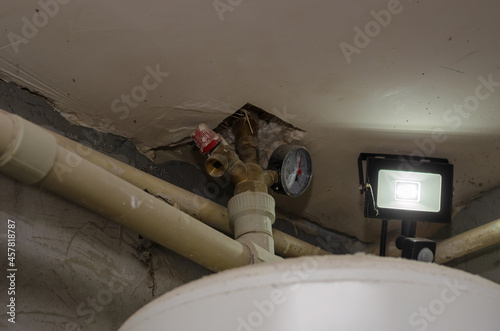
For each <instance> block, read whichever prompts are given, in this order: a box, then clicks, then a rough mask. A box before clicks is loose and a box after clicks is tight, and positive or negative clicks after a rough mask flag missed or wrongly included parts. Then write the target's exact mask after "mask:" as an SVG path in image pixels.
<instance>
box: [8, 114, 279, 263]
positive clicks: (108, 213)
mask: <svg viewBox="0 0 500 331" xmlns="http://www.w3.org/2000/svg"><path fill="white" fill-rule="evenodd" d="M0 132H9V133H10V134H11V135H10V137H9V136H8V135H7V134H2V135H0V139H1V140H0V148H1V149H0V171H1V172H3V173H5V174H8V175H10V176H11V177H13V178H15V179H17V180H19V181H21V182H23V183H28V184H35V183H38V184H39V185H41V186H42V187H43V188H47V189H49V190H50V191H52V192H54V193H57V194H59V195H61V196H62V197H65V198H67V199H69V200H71V201H73V202H75V203H77V204H80V205H82V206H85V207H87V208H89V209H90V210H92V211H94V212H96V213H98V214H100V215H102V216H104V217H106V218H108V219H111V220H113V221H115V222H117V223H119V224H120V225H123V226H125V227H128V228H130V229H132V230H134V231H136V232H138V233H140V234H142V235H144V236H145V237H147V238H149V239H151V240H153V241H155V242H157V243H158V244H160V245H163V246H165V247H167V248H169V249H172V250H173V251H175V252H177V253H179V254H181V255H183V256H185V257H187V258H189V259H190V260H192V261H195V262H197V263H199V264H201V265H203V266H205V267H207V268H208V269H211V270H213V271H219V270H224V269H229V268H234V267H238V266H244V265H247V264H249V263H250V262H251V260H254V259H255V258H258V259H260V260H263V261H274V260H278V259H280V258H279V257H277V256H274V255H272V254H270V253H269V252H267V251H265V250H263V249H259V248H258V247H253V251H254V255H252V253H251V250H250V249H248V248H247V247H246V246H244V245H243V244H241V243H239V242H237V241H235V240H233V239H231V238H229V237H227V236H225V235H224V234H222V233H220V232H218V231H216V230H214V229H212V228H211V227H209V226H207V225H206V224H203V223H201V222H199V221H198V220H196V219H194V218H193V217H191V216H189V215H187V214H185V213H183V212H182V211H180V210H178V209H177V208H175V207H173V206H170V205H169V204H167V203H165V202H163V201H161V200H160V199H157V198H155V197H153V196H152V195H150V194H148V193H146V192H144V191H143V190H141V189H140V188H138V187H136V186H134V185H132V184H130V183H128V182H126V181H125V180H123V179H120V178H118V177H117V176H115V175H113V174H111V173H110V172H108V171H106V170H104V169H103V168H101V167H99V166H97V165H95V164H93V163H91V162H89V161H87V160H85V159H83V158H82V157H80V156H79V155H77V154H76V153H74V152H71V151H68V150H67V149H65V148H63V147H61V146H59V145H58V144H57V142H56V140H55V139H54V137H53V136H52V135H50V134H48V133H47V132H46V131H45V130H43V129H42V128H40V127H38V126H36V125H34V124H32V123H30V122H28V121H25V120H23V119H21V118H20V117H18V116H15V115H5V113H0ZM255 252H256V253H257V254H258V256H257V257H255Z"/></svg>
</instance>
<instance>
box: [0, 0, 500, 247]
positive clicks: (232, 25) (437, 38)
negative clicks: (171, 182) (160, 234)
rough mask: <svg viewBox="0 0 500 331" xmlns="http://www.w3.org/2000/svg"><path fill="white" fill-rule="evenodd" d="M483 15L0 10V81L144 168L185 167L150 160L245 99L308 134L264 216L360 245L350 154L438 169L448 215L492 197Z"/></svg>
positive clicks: (498, 90)
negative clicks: (448, 197) (143, 158)
mask: <svg viewBox="0 0 500 331" xmlns="http://www.w3.org/2000/svg"><path fill="white" fill-rule="evenodd" d="M43 4H47V5H43ZM499 10H500V4H499V3H498V2H497V1H485V0H483V1H475V2H470V1H452V0H443V1H423V0H422V1H411V0H406V1H400V2H399V1H395V0H384V1H381V0H376V1H375V0H372V1H342V2H341V1H326V0H325V1H319V0H318V1H305V0H303V1H283V0H276V1H272V2H271V1H257V0H254V1H243V0H215V1H201V0H200V1H193V0H191V1H180V0H177V1H141V2H138V1H132V0H121V1H97V0H87V1H78V0H73V1H69V0H58V1H56V0H47V1H40V2H38V3H36V4H34V3H33V2H32V1H28V0H19V1H10V2H9V3H8V5H4V6H3V8H2V11H1V12H0V18H1V21H2V29H3V33H2V35H1V36H0V77H1V78H3V79H5V80H8V81H15V82H17V83H18V84H20V85H22V86H24V87H27V88H29V89H30V90H31V91H33V92H36V93H39V94H41V95H43V96H45V97H47V98H48V99H49V100H51V101H52V103H53V105H54V106H55V108H56V109H57V110H58V111H60V112H61V113H62V114H63V115H64V116H65V117H66V118H68V119H69V120H70V121H71V122H72V123H75V124H79V125H84V126H89V127H93V128H96V129H97V130H101V131H103V132H112V133H116V134H119V135H122V136H125V137H127V138H130V139H131V140H132V141H133V142H134V143H135V144H136V145H137V147H138V148H139V150H140V151H142V152H143V153H145V154H146V155H148V156H149V157H151V158H153V157H156V160H157V161H158V162H160V161H161V160H166V159H169V158H176V159H189V158H190V156H189V155H188V154H189V153H190V151H187V152H186V151H185V150H184V151H182V149H179V150H178V151H177V150H176V149H175V148H171V149H168V150H167V151H164V152H158V151H157V150H161V149H162V148H161V147H162V146H164V147H168V146H175V145H176V144H177V143H179V142H183V141H185V139H186V137H188V136H189V134H190V133H191V131H192V130H193V129H194V128H195V127H196V126H197V125H198V124H199V123H200V122H205V123H207V124H209V125H210V126H212V127H216V126H217V124H219V123H220V122H221V121H222V120H223V119H224V118H226V117H227V116H228V115H230V114H232V113H233V112H234V111H236V110H237V109H239V108H240V107H242V106H243V105H244V104H246V103H247V102H249V103H252V104H253V105H255V106H258V107H260V108H262V109H264V110H266V111H268V112H270V113H272V114H274V115H276V116H278V117H280V118H281V119H283V120H285V121H287V122H289V123H291V124H292V125H294V126H296V127H299V128H301V129H303V130H305V131H307V132H308V134H307V135H306V136H305V138H304V141H303V143H304V144H305V145H306V146H307V147H308V149H309V150H310V151H311V153H312V156H313V159H314V171H315V175H314V180H313V183H312V185H311V187H310V188H309V189H308V192H307V193H306V194H304V195H303V196H301V197H299V198H294V199H292V198H288V197H276V198H277V202H278V205H279V206H280V207H282V208H283V209H286V210H287V211H289V212H291V213H294V214H296V215H300V216H306V217H308V218H309V219H311V220H312V221H315V222H317V223H319V224H321V225H323V226H325V227H327V228H329V229H334V230H337V231H339V232H343V233H346V234H349V235H352V236H356V237H357V238H359V239H361V240H363V241H372V240H374V239H375V238H376V237H377V236H378V228H379V222H378V221H376V220H374V221H369V220H366V219H364V218H363V217H362V199H361V196H360V194H359V191H358V179H357V165H356V161H357V156H358V154H359V153H360V152H372V153H375V152H381V153H404V154H410V153H412V154H424V155H427V156H433V157H443V158H448V159H450V161H451V162H452V163H454V165H455V197H454V200H455V205H456V206H461V205H463V204H464V203H466V202H468V201H469V200H470V199H472V198H473V197H475V196H477V195H479V194H480V193H481V192H483V191H487V190H489V189H492V188H494V187H497V186H499V185H500V171H499V169H498V165H499V164H500V147H499V146H500V83H498V82H500V70H499V69H500V43H499V42H498V40H499V32H500V20H498V12H499ZM488 81H489V83H488ZM464 103H465V106H463V104H464ZM153 149H155V150H156V152H155V153H153V151H152V150H153ZM394 226H397V225H393V227H394Z"/></svg>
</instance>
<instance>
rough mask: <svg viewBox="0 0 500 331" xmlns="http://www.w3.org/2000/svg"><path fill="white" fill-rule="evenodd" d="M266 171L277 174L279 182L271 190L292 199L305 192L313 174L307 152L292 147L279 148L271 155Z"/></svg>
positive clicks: (309, 156) (302, 148)
mask: <svg viewBox="0 0 500 331" xmlns="http://www.w3.org/2000/svg"><path fill="white" fill-rule="evenodd" d="M268 169H270V170H275V171H278V174H279V182H278V183H277V184H276V185H273V186H272V189H273V190H274V191H276V192H278V193H284V194H287V195H289V196H292V197H295V196H298V195H300V194H302V193H303V192H304V191H305V190H306V188H307V187H308V186H309V183H310V182H311V179H312V174H313V171H312V160H311V155H310V154H309V151H308V150H307V149H305V148H304V147H300V146H292V145H281V146H279V147H278V148H277V149H276V150H275V151H274V152H273V154H272V155H271V158H270V160H269V166H268Z"/></svg>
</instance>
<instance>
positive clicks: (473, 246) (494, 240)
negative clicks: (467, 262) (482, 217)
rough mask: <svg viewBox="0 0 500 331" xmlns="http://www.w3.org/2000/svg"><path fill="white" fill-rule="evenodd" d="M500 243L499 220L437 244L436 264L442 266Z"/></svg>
mask: <svg viewBox="0 0 500 331" xmlns="http://www.w3.org/2000/svg"><path fill="white" fill-rule="evenodd" d="M498 243H500V219H498V220H496V221H493V222H490V223H488V224H485V225H481V226H479V227H477V228H475V229H472V230H469V231H466V232H464V233H461V234H459V235H456V236H453V237H451V238H448V239H445V240H443V241H440V242H438V243H437V247H436V259H435V260H436V263H439V264H442V263H446V262H449V261H451V260H454V259H457V258H459V257H462V256H465V255H468V254H471V253H474V252H477V251H479V250H481V249H483V248H486V247H489V246H493V245H495V244H498Z"/></svg>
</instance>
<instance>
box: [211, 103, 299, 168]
mask: <svg viewBox="0 0 500 331" xmlns="http://www.w3.org/2000/svg"><path fill="white" fill-rule="evenodd" d="M245 112H254V113H256V114H258V116H259V120H258V124H257V125H258V127H257V128H254V130H257V132H258V137H259V154H258V156H259V165H260V166H261V167H262V168H263V169H267V163H268V162H269V158H270V157H271V154H272V153H273V151H274V150H275V149H276V148H277V147H278V146H280V145H283V144H292V143H297V144H300V143H301V142H300V141H302V140H303V139H304V137H305V135H306V134H307V133H306V132H305V131H304V130H302V129H299V128H297V127H295V126H293V125H292V124H290V123H287V122H285V121H283V120H282V119H280V118H278V117H276V116H275V115H273V114H271V113H268V112H266V111H265V110H263V109H260V108H258V107H256V106H254V105H252V104H249V103H247V104H246V105H245V106H243V107H242V108H241V109H239V110H238V111H237V112H236V113H234V114H232V115H231V116H229V117H227V118H226V119H224V121H223V122H222V123H220V124H219V125H218V126H217V128H215V131H216V132H218V133H220V134H221V135H222V137H223V138H224V139H225V140H226V141H227V142H228V143H229V144H230V145H233V146H234V139H235V138H234V133H233V130H232V126H231V123H232V121H233V120H234V119H235V118H238V117H240V116H244V115H243V114H244V113H245Z"/></svg>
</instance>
